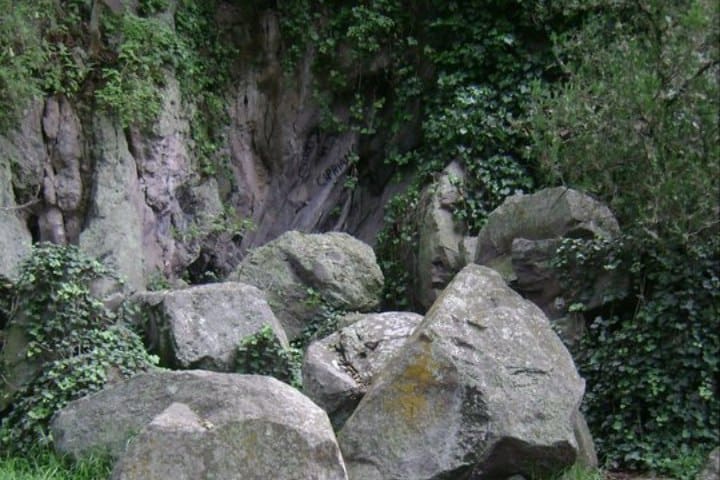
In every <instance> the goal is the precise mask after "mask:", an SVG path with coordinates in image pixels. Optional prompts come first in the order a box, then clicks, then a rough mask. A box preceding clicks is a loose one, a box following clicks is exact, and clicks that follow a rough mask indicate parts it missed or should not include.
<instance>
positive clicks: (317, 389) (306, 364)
mask: <svg viewBox="0 0 720 480" xmlns="http://www.w3.org/2000/svg"><path fill="white" fill-rule="evenodd" d="M352 316H353V317H354V319H355V321H354V322H353V323H352V324H350V325H349V326H347V327H345V328H342V329H341V330H340V331H338V332H336V333H333V334H332V335H329V336H327V337H325V338H323V339H321V340H317V341H315V342H313V343H311V344H310V346H309V347H308V349H307V352H306V353H305V358H304V361H303V391H304V392H305V394H306V395H307V396H308V397H310V398H311V399H312V400H313V401H314V402H315V403H317V404H318V405H319V406H320V407H321V408H323V409H324V410H325V411H326V412H328V415H329V416H330V419H331V421H332V423H333V426H334V427H335V428H336V429H339V428H340V427H341V426H342V425H343V423H345V420H346V419H347V417H349V416H350V414H351V413H352V412H353V410H355V407H356V406H357V404H358V402H359V401H360V399H361V398H362V397H363V395H365V392H366V391H367V389H368V387H369V385H370V384H371V383H372V379H373V377H374V376H375V375H376V374H377V373H378V372H379V371H380V370H381V369H382V367H383V366H384V365H385V362H387V361H388V359H390V357H392V355H393V354H394V353H395V352H396V351H397V350H398V349H399V348H400V347H401V346H402V345H403V344H404V343H405V341H406V340H407V338H408V337H409V336H410V334H411V333H412V332H413V330H414V329H415V327H416V326H417V325H418V324H419V323H420V321H421V320H422V316H420V315H418V314H416V313H408V312H384V313H374V314H366V315H359V314H354V315H352Z"/></svg>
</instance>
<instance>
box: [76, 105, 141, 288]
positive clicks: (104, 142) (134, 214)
mask: <svg viewBox="0 0 720 480" xmlns="http://www.w3.org/2000/svg"><path fill="white" fill-rule="evenodd" d="M94 128H95V129H94V133H95V135H96V138H95V143H96V145H97V146H98V151H97V153H96V154H97V159H98V161H97V162H96V166H95V172H94V176H93V180H92V181H93V185H94V188H93V193H92V197H91V201H90V211H91V217H90V221H89V223H88V225H87V227H86V228H85V229H84V230H83V232H82V233H81V234H80V242H79V243H80V248H81V249H82V250H83V251H85V252H87V253H88V254H89V255H91V256H93V257H96V258H102V259H103V260H104V261H105V262H106V263H107V264H109V265H111V266H112V267H113V268H114V269H116V271H117V272H118V273H120V274H121V275H122V276H123V278H124V279H125V281H126V282H127V286H128V287H129V288H130V289H132V290H143V289H144V288H145V261H144V260H145V259H144V255H143V242H142V239H143V219H142V216H141V214H142V205H143V199H142V194H141V191H140V185H139V182H138V178H137V166H136V164H135V159H134V158H133V156H132V155H131V154H130V151H129V150H128V144H127V140H126V138H125V134H124V133H123V131H122V129H121V128H120V127H119V126H118V125H117V124H116V123H114V122H112V121H111V120H110V119H108V118H107V117H102V116H100V117H98V118H96V119H95V126H94Z"/></svg>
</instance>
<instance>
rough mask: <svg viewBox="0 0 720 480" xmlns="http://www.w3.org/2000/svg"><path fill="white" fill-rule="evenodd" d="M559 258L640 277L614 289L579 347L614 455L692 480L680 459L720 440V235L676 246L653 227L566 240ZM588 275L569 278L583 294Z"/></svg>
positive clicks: (578, 267) (612, 462) (607, 455)
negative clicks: (614, 236)
mask: <svg viewBox="0 0 720 480" xmlns="http://www.w3.org/2000/svg"><path fill="white" fill-rule="evenodd" d="M558 265H560V266H561V268H563V269H564V268H565V267H567V266H572V268H571V269H570V271H572V272H582V271H594V272H598V271H602V269H604V270H606V271H615V272H618V273H619V274H620V276H623V277H626V278H629V279H630V292H629V294H628V295H627V296H626V297H625V296H624V295H620V292H618V294H617V295H611V296H610V298H608V299H607V300H610V301H611V302H610V304H609V306H607V307H606V308H604V309H603V310H602V311H599V312H593V317H594V319H593V320H592V323H591V324H590V331H589V334H588V335H587V336H586V337H584V338H583V340H582V342H581V344H580V347H579V348H578V350H577V351H576V352H575V358H576V361H577V363H578V365H579V368H580V371H581V373H582V375H583V376H584V377H585V378H586V379H587V382H588V392H587V393H586V397H585V408H586V410H587V413H586V416H587V419H588V423H589V424H590V427H591V429H592V431H593V433H594V437H595V441H596V444H597V446H598V451H599V452H600V453H601V455H602V456H603V457H604V461H605V462H606V464H607V465H608V466H610V467H613V468H617V467H623V468H633V469H641V470H647V469H651V470H656V471H663V472H667V473H672V474H674V475H679V476H678V477H676V478H692V475H691V470H687V472H688V473H686V474H684V475H680V474H679V470H681V469H682V468H680V467H678V465H683V464H685V463H692V459H693V458H695V457H697V456H698V455H697V454H696V452H703V451H704V449H706V448H707V446H712V445H715V444H717V443H718V441H720V436H719V435H718V432H719V431H720V399H719V398H718V397H717V394H716V392H717V390H718V387H719V385H718V372H719V371H720V333H718V328H717V327H718V318H720V241H718V240H717V238H712V239H709V240H707V241H705V242H703V243H697V244H692V245H686V244H682V243H680V244H675V245H671V244H669V243H668V242H665V241H660V240H658V239H655V238H653V237H651V236H648V235H647V234H645V235H637V236H632V235H626V236H625V237H624V239H623V240H622V241H621V242H615V243H601V244H600V245H598V242H594V241H590V240H566V241H565V244H564V245H563V247H562V248H561V249H560V250H559V261H558ZM565 271H566V272H567V271H568V270H565ZM578 275H579V276H578V277H574V278H572V277H566V278H565V281H566V282H570V285H571V286H572V287H573V288H575V289H576V291H577V292H579V294H578V295H577V296H576V298H574V299H573V300H574V301H580V302H582V301H583V297H582V295H581V294H582V292H583V291H584V288H583V287H584V286H585V285H586V284H584V281H585V278H583V276H582V274H578ZM623 297H625V298H623Z"/></svg>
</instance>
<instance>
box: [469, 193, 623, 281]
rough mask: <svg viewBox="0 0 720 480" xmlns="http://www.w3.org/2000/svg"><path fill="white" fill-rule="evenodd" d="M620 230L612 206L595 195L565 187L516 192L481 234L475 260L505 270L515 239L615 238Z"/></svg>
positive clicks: (489, 221) (504, 273)
mask: <svg viewBox="0 0 720 480" xmlns="http://www.w3.org/2000/svg"><path fill="white" fill-rule="evenodd" d="M619 231H620V228H619V226H618V223H617V220H616V219H615V217H614V216H613V214H612V212H611V211H610V209H608V208H607V207H606V206H605V205H603V204H601V203H600V202H598V201H596V200H593V199H592V198H591V197H589V196H587V195H585V194H583V193H580V192H578V191H576V190H572V189H570V188H565V187H556V188H546V189H544V190H540V191H539V192H536V193H533V194H531V195H513V196H511V197H508V198H507V199H505V201H504V202H503V203H502V205H500V206H499V207H498V208H496V209H495V210H494V211H493V212H492V213H491V214H490V215H489V216H488V220H487V223H486V224H485V226H484V227H483V229H482V230H480V234H479V235H478V243H477V250H476V252H475V262H476V263H479V264H481V265H487V266H490V267H492V268H495V269H496V270H498V271H500V272H501V273H503V275H504V276H506V275H508V274H509V272H506V271H504V269H502V268H497V267H498V266H499V265H504V264H506V262H508V261H509V260H510V258H509V256H508V255H509V254H510V253H511V249H512V243H513V240H515V239H516V238H526V239H528V240H542V239H547V238H557V237H584V238H592V237H599V238H612V237H614V236H615V235H617V234H618V233H619Z"/></svg>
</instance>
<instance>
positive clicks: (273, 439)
mask: <svg viewBox="0 0 720 480" xmlns="http://www.w3.org/2000/svg"><path fill="white" fill-rule="evenodd" d="M51 429H52V432H53V438H54V439H55V447H56V449H57V450H58V451H59V452H61V453H69V454H72V455H75V456H81V455H83V454H87V453H89V452H94V451H107V452H109V453H110V454H111V455H113V456H114V457H116V458H119V459H120V460H119V461H118V463H117V465H116V467H115V469H114V472H113V476H112V478H113V479H115V480H154V479H158V480H159V479H163V480H164V479H168V478H178V479H187V480H191V479H192V480H195V479H200V478H227V479H230V478H287V479H297V480H300V479H307V478H317V479H323V480H325V479H327V480H336V479H337V480H342V479H345V478H347V476H346V473H345V468H344V465H343V460H342V458H341V456H340V451H339V449H338V446H337V442H336V440H335V435H334V434H333V431H332V428H331V426H330V422H329V420H328V418H327V415H326V414H325V412H323V411H322V410H321V409H320V408H318V407H317V406H316V405H315V404H313V403H312V402H311V401H310V400H309V399H308V398H307V397H305V396H303V395H302V394H301V393H300V392H298V391H297V390H295V389H293V388H291V387H289V386H287V385H285V384H283V383H282V382H279V381H277V380H275V379H273V378H270V377H262V376H257V375H238V374H221V373H213V372H206V371H199V370H198V371H187V372H168V371H159V372H153V373H145V374H140V375H137V376H135V377H133V378H131V379H130V380H128V381H126V382H123V383H120V384H117V385H115V386H113V387H111V388H108V389H106V390H103V391H101V392H98V393H96V394H93V395H90V396H87V397H85V398H82V399H80V400H76V401H74V402H71V403H70V404H68V406H67V407H65V408H64V409H63V410H61V411H60V412H59V413H58V414H57V415H56V416H55V417H54V419H53V421H52V426H51ZM131 438H132V439H133V440H132V441H131V442H129V443H128V441H129V440H130V439H131Z"/></svg>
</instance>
